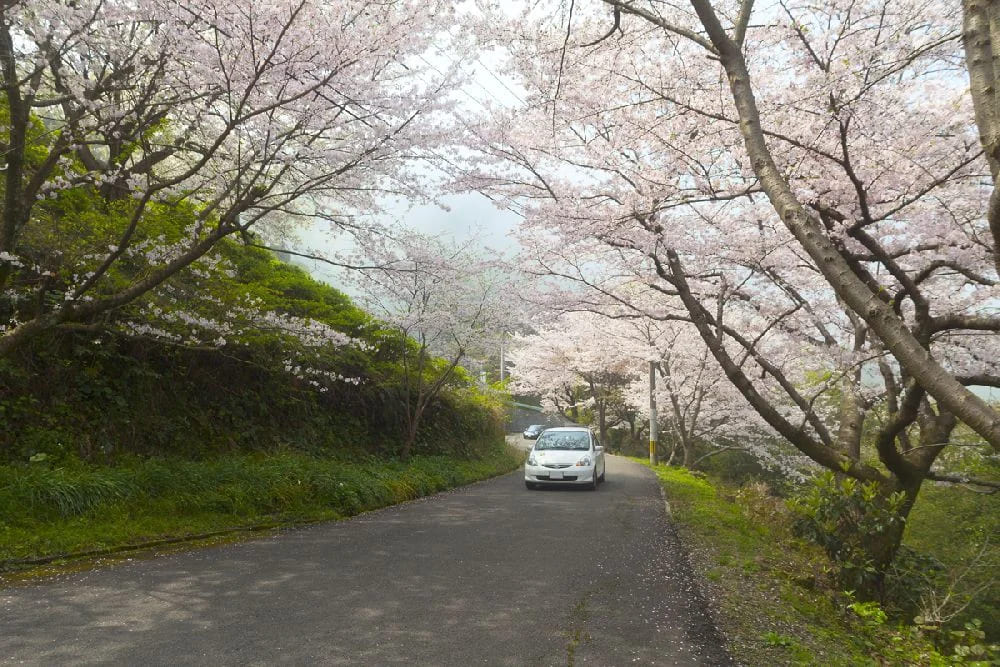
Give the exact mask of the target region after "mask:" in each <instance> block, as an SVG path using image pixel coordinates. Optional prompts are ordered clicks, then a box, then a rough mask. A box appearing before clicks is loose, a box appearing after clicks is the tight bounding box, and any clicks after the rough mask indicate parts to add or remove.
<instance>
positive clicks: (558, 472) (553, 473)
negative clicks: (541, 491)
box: [549, 470, 563, 479]
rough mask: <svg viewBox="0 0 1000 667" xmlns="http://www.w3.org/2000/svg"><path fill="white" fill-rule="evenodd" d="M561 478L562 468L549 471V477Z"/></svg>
mask: <svg viewBox="0 0 1000 667" xmlns="http://www.w3.org/2000/svg"><path fill="white" fill-rule="evenodd" d="M562 478H563V474H562V470H550V471H549V479H562Z"/></svg>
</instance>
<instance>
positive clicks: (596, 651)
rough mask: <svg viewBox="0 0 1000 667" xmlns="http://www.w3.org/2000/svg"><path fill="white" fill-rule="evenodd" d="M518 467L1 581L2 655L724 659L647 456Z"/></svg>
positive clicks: (46, 659) (343, 661) (40, 659)
mask: <svg viewBox="0 0 1000 667" xmlns="http://www.w3.org/2000/svg"><path fill="white" fill-rule="evenodd" d="M522 479H523V477H522V475H521V474H520V473H514V474H512V475H507V476H504V477H500V478H497V479H494V480H490V481H487V482H483V483H480V484H475V485H473V486H470V487H466V488H463V489H459V490H457V491H454V492H451V493H445V494H441V495H438V496H434V497H431V498H427V499H424V500H420V501H416V502H412V503H408V504H405V505H401V506H397V507H392V508H388V509H385V510H381V511H378V512H372V513H370V514H366V515H362V516H359V517H356V518H354V519H351V520H348V521H342V522H337V523H330V524H323V525H318V526H313V527H309V528H303V529H299V530H294V531H290V532H285V533H282V534H279V535H277V536H275V537H272V538H266V539H261V540H257V541H250V542H244V543H240V544H233V545H229V546H224V547H216V548H205V549H199V550H196V551H192V552H187V553H179V554H172V555H166V556H162V557H159V558H153V559H150V560H140V561H133V562H128V563H123V564H119V565H116V566H113V567H110V568H107V569H103V570H95V571H91V572H85V573H79V574H73V575H67V576H64V577H61V578H59V579H57V580H54V581H49V582H45V583H39V584H32V585H24V586H16V587H13V588H7V589H3V590H0V663H5V664H6V663H14V664H18V663H26V664H46V665H53V664H71V663H72V664H79V663H116V664H127V665H149V664H156V665H160V664H171V665H177V664H201V665H203V664H213V665H236V664H239V665H246V664H261V665H263V664H274V663H286V664H329V665H394V664H419V665H476V664H484V665H628V664H643V665H651V664H657V665H698V664H713V665H714V664H728V658H727V657H726V655H725V652H724V651H723V649H722V648H721V641H720V639H719V637H718V636H717V634H716V632H715V630H714V628H713V626H712V624H711V621H710V620H709V618H708V616H707V615H706V613H705V610H704V604H703V603H702V601H701V600H700V598H699V597H698V594H697V592H696V586H695V585H694V583H693V581H692V578H691V576H690V573H689V571H688V568H687V565H686V564H685V562H686V561H685V559H684V557H683V555H682V551H681V549H680V548H679V547H678V544H677V542H676V540H675V537H674V534H673V532H672V530H671V528H670V526H669V523H668V521H667V519H666V517H665V514H664V507H663V503H662V500H661V498H660V494H659V489H658V486H657V483H656V480H655V478H654V476H653V475H652V473H651V472H650V471H649V470H647V469H645V468H643V467H642V466H638V465H636V464H633V463H631V462H629V461H626V460H623V459H620V458H616V457H609V458H608V464H607V482H606V483H605V484H603V485H602V486H601V487H600V488H599V489H598V490H597V491H596V492H593V491H585V490H579V491H578V490H572V489H555V490H544V491H528V490H527V489H525V487H524V483H523V481H522Z"/></svg>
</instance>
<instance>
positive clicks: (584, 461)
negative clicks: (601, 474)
mask: <svg viewBox="0 0 1000 667" xmlns="http://www.w3.org/2000/svg"><path fill="white" fill-rule="evenodd" d="M576 464H577V465H578V466H589V465H590V464H591V460H590V457H589V456H584V457H583V458H582V459H580V460H579V461H577V462H576Z"/></svg>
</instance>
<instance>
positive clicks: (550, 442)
mask: <svg viewBox="0 0 1000 667" xmlns="http://www.w3.org/2000/svg"><path fill="white" fill-rule="evenodd" d="M535 449H579V450H587V449H590V434H588V433H587V432H586V431H545V432H544V433H542V434H541V435H540V436H539V437H538V442H536V443H535Z"/></svg>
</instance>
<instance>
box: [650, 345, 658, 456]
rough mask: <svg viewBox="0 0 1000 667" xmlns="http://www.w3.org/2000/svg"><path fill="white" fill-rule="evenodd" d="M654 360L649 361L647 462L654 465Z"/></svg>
mask: <svg viewBox="0 0 1000 667" xmlns="http://www.w3.org/2000/svg"><path fill="white" fill-rule="evenodd" d="M656 435H657V433H656V362H655V361H652V360H650V362H649V464H650V465H654V466H655V465H656V464H657V458H656Z"/></svg>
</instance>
